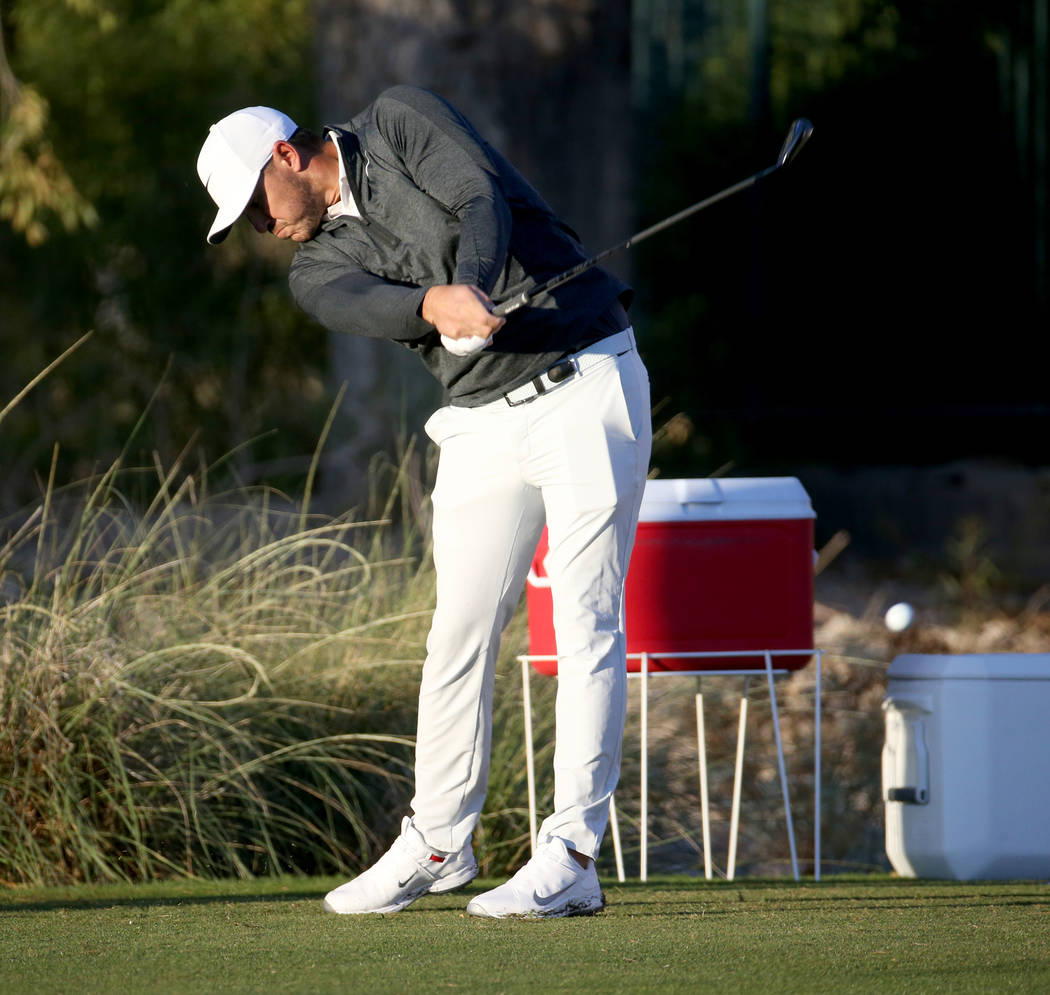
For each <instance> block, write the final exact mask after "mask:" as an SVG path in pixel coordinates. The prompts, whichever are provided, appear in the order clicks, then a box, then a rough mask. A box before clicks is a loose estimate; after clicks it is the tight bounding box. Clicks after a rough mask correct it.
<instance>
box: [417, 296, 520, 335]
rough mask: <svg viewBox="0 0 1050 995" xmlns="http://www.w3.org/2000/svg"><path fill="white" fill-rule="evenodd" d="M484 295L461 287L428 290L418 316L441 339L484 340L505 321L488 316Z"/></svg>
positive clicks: (487, 305)
mask: <svg viewBox="0 0 1050 995" xmlns="http://www.w3.org/2000/svg"><path fill="white" fill-rule="evenodd" d="M491 307H492V301H491V300H490V299H489V296H488V294H486V293H485V292H484V291H482V290H479V289H478V288H477V287H471V286H468V285H467V284H464V283H453V284H449V285H445V286H437V287H431V288H430V289H429V290H428V291H427V292H426V295H425V296H424V298H423V306H422V307H421V308H420V311H419V313H420V315H421V316H422V318H423V320H424V321H429V322H430V324H432V325H433V326H434V327H435V328H436V329H437V330H438V331H439V332H440V333H441V334H442V335H443V336H445V338H449V339H469V338H479V339H483V340H484V339H487V338H489V337H490V336H491V335H492V333H493V332H498V331H499V330H500V329H501V328H502V327H503V325H504V323H505V321H506V319H505V318H497V317H495V316H493V315H492V314H490V313H489V308H491Z"/></svg>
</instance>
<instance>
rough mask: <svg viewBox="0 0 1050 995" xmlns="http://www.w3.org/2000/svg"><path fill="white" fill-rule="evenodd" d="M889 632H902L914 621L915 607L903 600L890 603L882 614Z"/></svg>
mask: <svg viewBox="0 0 1050 995" xmlns="http://www.w3.org/2000/svg"><path fill="white" fill-rule="evenodd" d="M883 617H884V619H885V621H886V628H887V629H889V630H890V632H903V631H904V630H905V629H907V628H908V626H909V625H911V624H912V622H914V621H915V609H914V608H912V606H911V605H909V604H908V603H907V602H905V601H899V602H897V604H895V605H890V607H889V608H887V609H886V614H885V615H884V616H883Z"/></svg>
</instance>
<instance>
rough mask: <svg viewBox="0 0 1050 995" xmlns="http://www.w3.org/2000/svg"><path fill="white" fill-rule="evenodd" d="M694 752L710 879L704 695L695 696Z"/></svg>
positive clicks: (709, 821)
mask: <svg viewBox="0 0 1050 995" xmlns="http://www.w3.org/2000/svg"><path fill="white" fill-rule="evenodd" d="M696 752H697V756H698V757H699V762H700V829H701V833H702V834H703V840H704V877H705V878H707V880H708V881H710V880H711V809H710V806H709V804H708V795H707V737H706V735H705V734H704V696H703V695H702V694H698V695H697V696H696Z"/></svg>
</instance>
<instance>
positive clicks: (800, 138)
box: [777, 117, 813, 166]
mask: <svg viewBox="0 0 1050 995" xmlns="http://www.w3.org/2000/svg"><path fill="white" fill-rule="evenodd" d="M812 134H813V125H812V124H811V123H810V122H809V121H808V120H806V118H804V117H800V118H796V119H795V120H794V121H792V122H791V130H790V131H789V132H788V136H787V138H785V139H784V144H783V145H782V146H781V147H780V155H778V156H777V165H778V166H786V165H787V164H788V163H789V162H791V160H792V159H794V158H795V156H797V155H798V153H799V151H800V150H801V148H802V146H803V145H805V144H806V142H807V141H808V140H809V136H810V135H812Z"/></svg>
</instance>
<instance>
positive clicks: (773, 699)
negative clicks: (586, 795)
mask: <svg viewBox="0 0 1050 995" xmlns="http://www.w3.org/2000/svg"><path fill="white" fill-rule="evenodd" d="M823 655H824V651H823V650H820V649H802V650H735V651H724V650H711V651H703V652H700V651H697V652H689V653H685V652H682V653H657V654H650V653H631V654H629V655H628V659H631V660H638V661H640V666H639V669H638V672H637V673H629V674H628V677H637V678H639V679H640V680H641V699H642V700H641V716H640V717H641V784H640V793H641V824H642V834H641V853H640V867H639V877H640V879H641V880H642V881H646V880H648V876H649V678H650V677H743V678H745V679H746V681H745V684H744V693H743V695H742V697H741V699H740V721H739V726H738V731H737V749H736V768H735V772H734V777H733V802H732V813H731V817H730V824H729V854H728V859H727V862H726V877H727V878H728V879H729V880H733V877H734V876H735V874H736V850H737V837H738V829H739V823H740V789H741V784H742V781H743V763H744V742H745V732H746V725H747V703H748V697H747V693H748V688H749V686H750V682H751V678H752V677H756V676H764V677H765V678H766V680H767V683H768V687H769V700H770V705H771V707H772V711H773V734H774V737H775V739H776V747H777V766H778V770H779V774H780V791H781V794H782V795H783V799H784V817H785V820H786V823H787V836H788V847H789V850H790V852H791V869H792V872H793V874H794V877H795V880H796V881H798V880H799V877H800V875H799V869H798V851H797V849H796V847H795V826H794V822H793V820H792V818H791V799H790V797H789V794H788V780H787V766H786V764H785V762H784V744H783V741H782V739H781V736H780V713H779V710H778V708H777V696H776V686H775V682H774V678H775V677H780V676H783V675H785V674H790V673H792V671H789V670H785V669H779V670H778V669H775V668H774V667H773V658H774V657H784V656H807V657H808V656H812V657H813V658H814V664H815V667H816V691H815V695H814V703H813V712H814V720H815V721H814V741H813V876H814V878H815V879H816V880H818V881H819V880H820V725H821V702H820V668H821V661H822V658H823ZM726 657H739V658H742V659H748V658H751V659H754V658H760V659H761V660H762V661H763V666H762V668H761V669H743V670H652V669H651V662H652V661H653V660H656V659H659V660H683V659H688V660H692V659H704V658H717V659H724V658H726ZM557 659H558V658H557V657H556V656H520V657H518V660H519V661H520V662H521V680H522V692H523V694H522V705H523V708H524V710H525V768H526V776H527V780H528V789H529V832H530V837H531V841H532V849H533V850H534V851H535V849H536V780H535V748H534V744H533V740H532V695H531V686H530V671H531V667H530V664H531V663H533V662H541V661H547V662H551V661H557ZM696 732H697V752H698V756H699V770H700V813H701V831H702V833H703V847H704V874H705V876H706V877H707V878H711V877H712V869H711V823H710V808H709V799H708V784H707V747H706V742H705V734H704V711H703V696H702V695H699V694H698V695H697V696H696ZM609 821H610V828H611V830H612V837H613V849H614V851H615V855H616V872H617V876H618V878H619V880H620V881H623V880H624V870H623V852H622V849H621V847H620V830H619V823H618V820H617V818H616V802H615V799H614V798H610V799H609Z"/></svg>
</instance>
